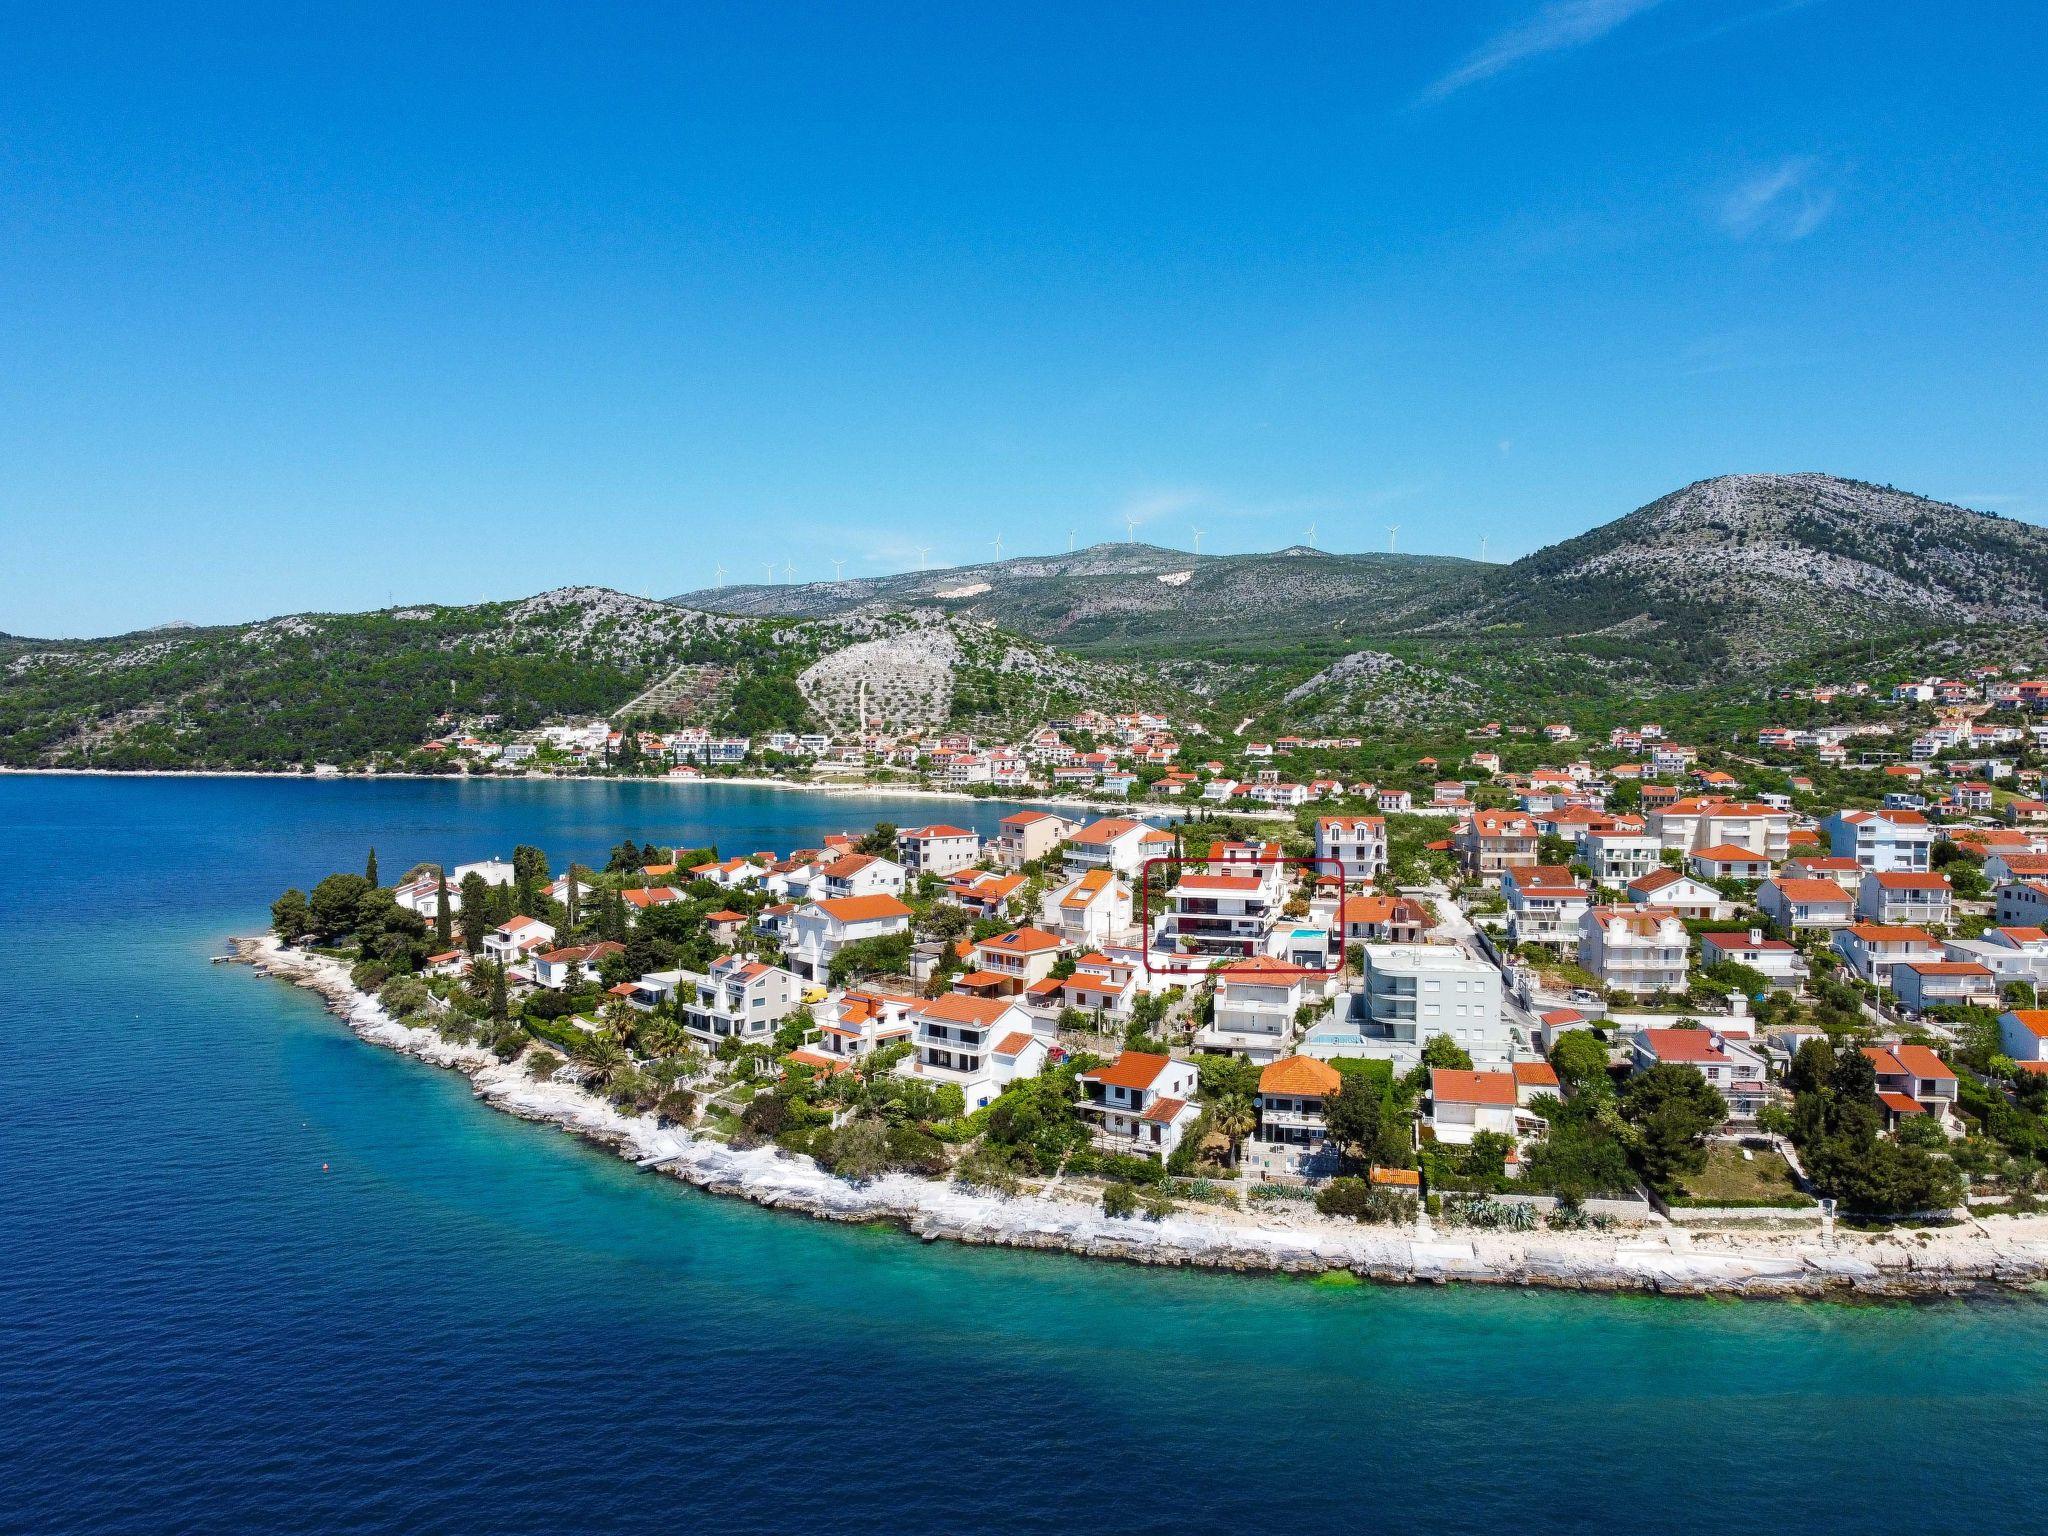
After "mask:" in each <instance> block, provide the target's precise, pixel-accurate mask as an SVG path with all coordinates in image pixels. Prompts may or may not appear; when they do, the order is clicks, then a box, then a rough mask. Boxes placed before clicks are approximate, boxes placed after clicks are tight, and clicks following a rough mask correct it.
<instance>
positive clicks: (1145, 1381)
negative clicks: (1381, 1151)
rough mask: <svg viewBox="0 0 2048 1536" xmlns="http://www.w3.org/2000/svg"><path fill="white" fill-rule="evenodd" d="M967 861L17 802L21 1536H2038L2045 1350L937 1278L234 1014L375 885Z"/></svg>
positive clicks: (1789, 1309) (269, 802) (336, 1036)
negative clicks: (272, 918)
mask: <svg viewBox="0 0 2048 1536" xmlns="http://www.w3.org/2000/svg"><path fill="white" fill-rule="evenodd" d="M967 809H968V808H966V807H960V808H958V810H959V811H965V810H967ZM974 810H975V812H976V814H978V815H982V816H984V817H985V818H986V820H987V821H992V820H993V819H994V817H995V816H997V815H999V814H1000V810H998V809H995V808H989V807H976V808H974ZM930 814H931V807H930V806H929V805H924V806H920V805H917V804H916V803H911V804H909V805H903V804H898V805H896V806H893V807H892V806H887V805H871V804H866V803H852V802H842V801H831V802H821V801H819V800H817V799H815V798H811V797H801V796H791V795H786V794H780V793H775V792H765V791H764V792H753V791H744V790H730V791H715V790H702V789H696V790H690V791H684V792H681V793H677V792H674V791H669V790H666V789H664V788H662V787H659V786H653V787H636V786H610V785H576V786H547V787H544V788H543V787H535V788H527V787H525V786H461V785H446V784H431V783H429V784H411V783H407V784H397V783H394V784H381V785H378V784H343V785H332V784H320V785H313V784H283V783H269V782H264V781H241V780H216V781H184V780H135V781H104V780H34V779H0V835H4V857H0V953H5V954H6V955H7V956H8V957H9V963H8V965H7V967H6V975H7V982H6V985H5V986H4V987H0V1044H4V1048H5V1055H4V1067H0V1085H4V1086H0V1306H4V1313H0V1315H4V1316H5V1318H6V1319H7V1323H6V1332H5V1335H4V1337H5V1345H4V1347H0V1529H8V1530H14V1529H20V1530H33V1531H57V1530H90V1531H162V1530H235V1531H248V1530H305V1531H336V1530H347V1531H369V1530H375V1531H423V1530H463V1531H470V1530H509V1531H529V1530H530V1531H549V1532H555V1531H563V1530H584V1529H608V1530H609V1529H626V1530H640V1529H647V1530H656V1529H658V1530H690V1529H694V1528H698V1527H700V1526H701V1527H703V1528H706V1529H716V1530H720V1531H786V1530H791V1529H804V1528H816V1529H830V1530H834V1531H870V1530H872V1531H878V1532H880V1531H888V1532H896V1531H955V1530H960V1529H963V1528H967V1527H972V1526H984V1527H987V1528H989V1529H1000V1530H1005V1531H1009V1530H1020V1531H1036V1530H1044V1531H1055V1530H1059V1531H1069V1530H1077V1529H1098V1528H1101V1529H1110V1528H1114V1529H1117V1530H1120V1531H1136V1532H1142V1531H1155V1530H1156V1531H1164V1530H1203V1531H1207V1530H1227V1529H1242V1528H1246V1527H1250V1526H1261V1525H1267V1524H1274V1523H1277V1522H1280V1521H1304V1522H1310V1523H1312V1524H1313V1526H1314V1527H1315V1528H1317V1529H1321V1530H1331V1529H1355V1528H1365V1527H1372V1526H1380V1525H1384V1526H1387V1527H1388V1528H1392V1529H1429V1530H1437V1531H1481V1530H1484V1531H1489V1532H1522V1531H1552V1530H1579V1529H1583V1528H1585V1527H1587V1526H1588V1525H1592V1526H1596V1527H1610V1528H1627V1529H1631V1530H1647V1531H1667V1530H1669V1531H1680V1530H1687V1531H1690V1530H1699V1529H1702V1528H1707V1527H1712V1528H1714V1529H1716V1530H1718V1531H1722V1532H1746V1531H1764V1530H1773V1531H1776V1530H1785V1531H1813V1530H1841V1531H1857V1532H1863V1531H1965V1530H1967V1531H1985V1530H1993V1531H2020V1530H2035V1529H2040V1528H2041V1527H2042V1525H2043V1523H2044V1519H2043V1517H2042V1516H2041V1514H2040V1513H2039V1511H2040V1507H2041V1499H2042V1494H2043V1479H2042V1474H2041V1470H2040V1469H2041V1468H2042V1466H2043V1464H2044V1457H2048V1428H2044V1411H2048V1390H2044V1389H2048V1308H2043V1307H2042V1306H2040V1305H2038V1304H2036V1303H2033V1302H2029V1301H2019V1302H2010V1303H1996V1304H1990V1305H1943V1306H1935V1307H1915V1308H1908V1307H1891V1308H1851V1307H1837V1306H1779V1305H1764V1304H1735V1303H1721V1304H1713V1303H1693V1302H1676V1301H1658V1300H1640V1299H1635V1300H1614V1299H1604V1298H1585V1297H1572V1296H1552V1295H1542V1294H1527V1295H1521V1294H1510V1293H1495V1292H1481V1291H1456V1290H1453V1291H1437V1290H1428V1291H1423V1290H1381V1289H1373V1288H1352V1289H1332V1288H1327V1287H1324V1286H1319V1285H1315V1284H1310V1283H1304V1282H1291V1281H1273V1280H1266V1279H1244V1280H1240V1279H1235V1278H1231V1277H1227V1276H1213V1275H1194V1274H1181V1273H1171V1272H1153V1271H1145V1270H1136V1269H1129V1268H1122V1267H1115V1266H1107V1265H1098V1264H1090V1263H1087V1262H1083V1261H1079V1260H1073V1259H1067V1258H1062V1257H1057V1256H1037V1255H1027V1254H1009V1253H996V1252H983V1251H977V1250H966V1249H957V1248H951V1247H946V1246H925V1245H922V1244H919V1243H917V1242H915V1241H912V1240H910V1239H908V1238H905V1237H903V1236H901V1235H899V1234H896V1233H893V1232H887V1231H880V1230H867V1229H854V1230H848V1229H843V1228H838V1227H832V1226H827V1225H823V1224H819V1223H813V1222H808V1221H805V1220H802V1219H800V1218H793V1217H786V1216H780V1215H776V1214H774V1213H771V1212H764V1211H760V1210H757V1209H755V1208H753V1207H750V1206H746V1205H743V1204H739V1203H736V1202H729V1201H722V1200H719V1199H716V1198H714V1197H710V1196H704V1195H700V1194H697V1193H695V1192H693V1191H690V1190H688V1189H686V1188H683V1187H680V1186H678V1185H677V1184H675V1183H674V1182H673V1181H670V1180H665V1179H660V1178H657V1177H653V1176H649V1175H643V1174H639V1173H636V1172H635V1171H634V1170H633V1169H631V1168H630V1167H628V1166H627V1165H625V1164H623V1163H621V1162H619V1161H617V1160H616V1159H613V1158H611V1157H609V1156H607V1155H604V1154H601V1153H598V1152H595V1151H593V1150H591V1149H588V1148H585V1147H583V1146H581V1145H579V1144H577V1143H575V1142H573V1141H571V1140H570V1139H569V1138H567V1137H565V1136H562V1135H560V1134H558V1133H556V1132H553V1131H550V1130H547V1129H545V1128H542V1127H536V1126H529V1125H525V1124H522V1123H520V1122H517V1121H514V1120H511V1119H510V1118H508V1117H506V1116H502V1115H498V1114H496V1113H494V1112H492V1111H490V1110H487V1109H484V1108H482V1107H480V1106H479V1105H477V1104H476V1103H475V1102H474V1101H473V1100H472V1099H471V1098H470V1096H469V1093H468V1090H467V1087H466V1085H465V1084H464V1083H463V1082H462V1081H461V1080H460V1079H458V1078H456V1077H455V1076H453V1075H452V1074H447V1073H440V1072H436V1071H434V1070H433V1069H430V1068H427V1067H424V1066H421V1065H420V1064H418V1063H415V1062H411V1061H408V1060H405V1059H402V1058H399V1057H396V1056H393V1055H390V1054H389V1053H386V1052H382V1051H379V1050H376V1049H374V1048H371V1047H368V1046H365V1045H363V1044H361V1043H360V1042H358V1041H357V1040H356V1039H355V1038H354V1037H353V1036H351V1035H350V1034H348V1032H347V1031H346V1030H344V1029H343V1028H341V1026H340V1025H339V1024H338V1023H336V1022H335V1021H334V1020H332V1019H331V1018H329V1017H328V1016H327V1014H326V1013H325V1012H324V1011H323V1010H322V1009H321V1008H320V1007H319V1005H318V1003H317V1002H316V1001H315V1000H314V999H313V998H312V997H311V996H310V994H306V993H302V992H298V991H295V990H293V989H289V988H286V987H283V986H280V985H277V984H275V983H269V982H265V981H263V980H262V979H261V978H258V977H255V976H254V975H252V974H251V973H249V972H248V971H246V970H244V969H242V968H240V967H229V966H209V965H207V964H205V957H206V956H207V955H208V954H209V953H210V952H212V951H214V950H215V949H217V947H218V945H219V942H220V940H221V939H222V938H223V937H225V936H226V935H227V934H229V933H231V932H235V931H246V930H248V929H250V928H251V927H253V926H255V925H256V923H258V922H259V921H260V919H261V916H262V911H263V907H264V905H265V903H266V902H267V901H268V900H269V897H270V896H271V895H272V894H274V892H275V890H276V889H277V888H279V887H281V886H282V885H283V884H285V883H287V882H288V881H292V880H297V881H300V882H302V883H303V882H304V881H307V880H309V879H311V878H312V877H314V876H315V875H317V874H318V873H321V872H323V871H324V870H326V869H328V868H330V867H333V866H335V865H339V864H354V863H355V862H357V861H358V860H359V859H360V857H361V850H362V846H363V845H364V844H365V843H366V842H368V841H370V840H372V839H374V840H375V841H376V842H377V843H378V847H379V855H380V858H381V859H382V860H383V862H384V867H385V868H386V869H397V868H401V867H403V865H404V863H405V862H408V861H410V860H412V859H414V858H419V857H425V856H429V855H431V856H437V857H446V858H458V857H469V856H473V855H479V854H484V853H490V852H509V850H510V848H511V845H512V843H513V842H514V841H519V840H524V841H532V842H537V843H540V844H541V845H542V846H544V847H546V848H548V849H549V851H550V852H551V853H553V854H555V855H556V857H557V859H558V861H559V860H560V859H562V858H563V857H565V856H566V855H568V854H569V853H572V852H574V853H577V854H579V855H590V854H595V853H598V852H600V851H601V850H602V849H603V848H605V847H608V846H609V845H610V844H611V843H612V842H615V841H617V839H618V838H619V837H621V836H624V835H626V834H628V833H631V834H633V835H636V836H645V835H652V834H656V833H660V834H664V835H671V836H676V837H679V838H684V839H686V840H697V839H700V838H702V839H706V840H708V839H709V838H711V837H714V836H715V837H716V838H717V840H719V841H720V842H722V843H727V844H729V845H730V846H732V847H734V848H740V847H747V848H751V847H757V846H775V847H781V846H786V845H788V844H791V843H797V842H802V841H805V840H807V839H809V838H814V837H815V836H816V835H817V834H818V833H820V832H822V831H825V830H831V829H836V828H838V827H840V826H842V825H846V824H849V823H856V822H864V821H867V820H872V819H873V818H874V817H876V816H878V815H883V816H890V817H891V818H892V819H897V820H904V819H909V820H919V819H925V818H927V817H928V816H929V815H930ZM942 814H944V815H945V816H946V817H948V818H949V819H954V820H958V819H960V816H959V814H957V813H956V810H955V808H952V807H947V808H945V809H944V811H943V813H942ZM323 1164H324V1165H326V1171H324V1172H323V1171H322V1165H323Z"/></svg>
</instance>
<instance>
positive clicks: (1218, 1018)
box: [1195, 958, 1315, 1065]
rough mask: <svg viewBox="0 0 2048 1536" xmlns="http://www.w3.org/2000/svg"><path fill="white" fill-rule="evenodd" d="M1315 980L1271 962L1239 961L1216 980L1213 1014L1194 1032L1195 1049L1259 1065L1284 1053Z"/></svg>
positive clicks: (1282, 963) (1293, 966) (1217, 976)
mask: <svg viewBox="0 0 2048 1536" xmlns="http://www.w3.org/2000/svg"><path fill="white" fill-rule="evenodd" d="M1314 980H1315V978H1313V977H1311V976H1309V975H1307V974H1306V973H1304V972H1303V970H1302V969H1301V967H1299V966H1296V965H1289V964H1287V963H1285V962H1284V961H1279V960H1270V959H1264V958H1260V959H1252V960H1240V961H1237V962H1236V963H1234V964H1231V965H1226V966H1225V967H1223V969H1222V970H1221V971H1219V972H1217V974H1216V1011H1215V1015H1214V1017H1213V1018H1212V1019H1211V1020H1210V1022H1209V1023H1208V1024H1207V1025H1206V1026H1204V1027H1203V1028H1201V1029H1198V1030H1197V1031H1195V1048H1196V1049H1197V1050H1203V1051H1227V1052H1231V1053H1233V1054H1242V1055H1244V1056H1245V1057H1247V1058H1249V1059H1250V1060H1252V1061H1254V1062H1257V1063H1259V1064H1261V1065H1264V1064H1265V1063H1267V1062H1270V1061H1277V1060H1279V1059H1280V1057H1282V1056H1284V1055H1285V1054H1286V1053H1287V1048H1288V1045H1289V1043H1290V1042H1291V1041H1292V1040H1293V1038H1294V1016H1295V1014H1296V1013H1297V1012H1298V1011H1299V1010H1300V1008H1301V1005H1302V1003H1303V1002H1304V1001H1306V1000H1307V999H1308V998H1309V997H1310V996H1311V984H1312V982H1313V981H1314Z"/></svg>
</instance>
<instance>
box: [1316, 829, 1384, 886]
mask: <svg viewBox="0 0 2048 1536" xmlns="http://www.w3.org/2000/svg"><path fill="white" fill-rule="evenodd" d="M1316 858H1317V860H1318V861H1319V862H1318V869H1319V870H1325V869H1327V868H1328V867H1329V864H1330V862H1332V861H1334V862H1335V863H1337V864H1339V865H1341V866H1342V867H1343V872H1344V878H1345V879H1346V880H1375V879H1378V878H1379V876H1381V875H1383V874H1385V873H1386V870H1387V822H1386V818H1385V817H1383V816H1324V817H1322V818H1321V819H1320V820H1318V821H1317V822H1316Z"/></svg>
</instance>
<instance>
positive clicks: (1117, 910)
mask: <svg viewBox="0 0 2048 1536" xmlns="http://www.w3.org/2000/svg"><path fill="white" fill-rule="evenodd" d="M1038 921H1039V925H1040V926H1041V927H1044V928H1047V929H1050V930H1051V931H1052V932H1054V933H1057V934H1058V935H1059V936H1060V937H1061V938H1062V939H1063V940H1065V941H1066V942H1067V943H1069V944H1073V945H1087V946H1089V947H1091V948H1099V947H1101V946H1102V945H1104V944H1114V943H1116V942H1118V941H1119V940H1121V939H1122V938H1123V936H1124V935H1125V934H1126V933H1127V932H1129V930H1130V926H1131V888H1130V887H1129V886H1128V885H1126V884H1125V883H1124V882H1123V880H1122V879H1121V878H1119V877H1118V876H1117V875H1116V874H1115V873H1114V872H1113V871H1111V870H1108V869H1091V870H1088V871H1086V872H1084V873H1082V874H1079V875H1076V876H1075V877H1074V878H1073V879H1072V880H1070V881H1068V882H1067V883H1066V884H1065V885H1063V886H1061V887H1059V888H1058V889H1057V890H1055V891H1053V892H1051V893H1050V894H1049V895H1047V896H1046V898H1045V899H1044V901H1043V903H1041V905H1040V907H1039V912H1038Z"/></svg>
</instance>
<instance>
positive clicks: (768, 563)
mask: <svg viewBox="0 0 2048 1536" xmlns="http://www.w3.org/2000/svg"><path fill="white" fill-rule="evenodd" d="M761 564H762V566H763V567H764V568H765V569H766V570H767V572H768V585H769V586H771V587H772V586H774V585H775V562H774V561H773V560H763V561H762V562H761Z"/></svg>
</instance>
